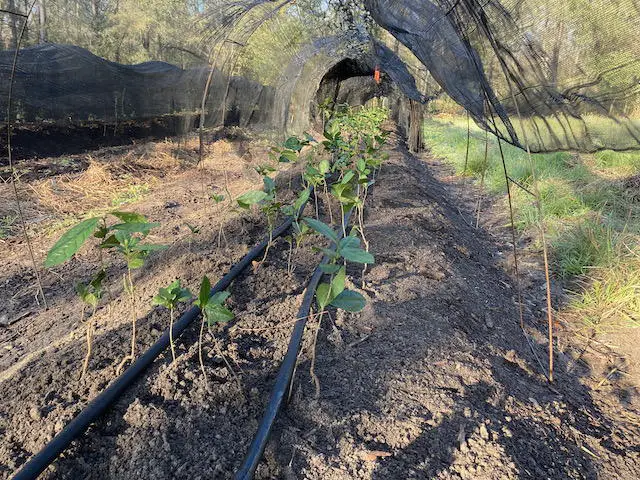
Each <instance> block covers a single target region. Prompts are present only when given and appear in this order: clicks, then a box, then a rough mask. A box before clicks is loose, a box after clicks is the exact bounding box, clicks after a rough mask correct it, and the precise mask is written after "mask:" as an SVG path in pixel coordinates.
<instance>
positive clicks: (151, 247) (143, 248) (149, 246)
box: [136, 243, 169, 252]
mask: <svg viewBox="0 0 640 480" xmlns="http://www.w3.org/2000/svg"><path fill="white" fill-rule="evenodd" d="M167 248H169V247H168V246H167V245H156V244H153V243H145V244H143V245H136V250H138V251H139V252H159V251H161V250H166V249H167Z"/></svg>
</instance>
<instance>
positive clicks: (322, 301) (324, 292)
mask: <svg viewBox="0 0 640 480" xmlns="http://www.w3.org/2000/svg"><path fill="white" fill-rule="evenodd" d="M316 301H317V302H318V307H319V308H320V310H324V309H325V308H326V307H327V305H329V303H331V285H329V284H328V283H321V284H320V285H318V288H316Z"/></svg>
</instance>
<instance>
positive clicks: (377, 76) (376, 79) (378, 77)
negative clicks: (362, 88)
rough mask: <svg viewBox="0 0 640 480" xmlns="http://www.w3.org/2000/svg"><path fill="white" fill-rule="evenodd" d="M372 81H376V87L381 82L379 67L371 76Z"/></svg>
mask: <svg viewBox="0 0 640 480" xmlns="http://www.w3.org/2000/svg"><path fill="white" fill-rule="evenodd" d="M373 79H374V80H375V81H376V83H377V84H378V85H380V82H381V81H382V79H381V78H380V67H378V66H376V71H375V72H374V74H373Z"/></svg>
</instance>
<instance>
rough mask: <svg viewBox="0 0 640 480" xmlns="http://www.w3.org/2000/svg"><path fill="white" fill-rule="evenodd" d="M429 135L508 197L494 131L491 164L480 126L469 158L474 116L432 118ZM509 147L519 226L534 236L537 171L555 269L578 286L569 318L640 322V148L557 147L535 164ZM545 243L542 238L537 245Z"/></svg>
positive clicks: (437, 151)
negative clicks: (589, 149) (570, 149)
mask: <svg viewBox="0 0 640 480" xmlns="http://www.w3.org/2000/svg"><path fill="white" fill-rule="evenodd" d="M596 120H597V119H592V122H593V123H597V122H596ZM424 133H425V140H426V142H427V144H428V145H429V147H430V149H431V151H432V153H433V154H434V155H435V156H437V157H440V158H442V159H444V160H445V161H446V162H447V163H449V164H450V165H451V166H452V167H453V168H454V169H455V172H456V174H457V175H463V174H464V175H466V176H469V177H472V178H473V179H474V180H475V181H476V182H477V183H478V184H479V185H480V184H482V185H484V187H485V188H486V189H487V191H488V192H489V193H490V194H492V195H495V196H505V179H504V171H503V168H502V160H501V157H500V152H499V149H498V143H497V139H496V138H495V137H493V136H492V135H489V136H488V148H487V152H488V155H487V156H488V159H487V160H486V161H485V142H486V140H485V133H484V131H482V130H481V129H480V128H479V127H477V126H476V125H474V124H472V125H471V129H470V145H469V155H468V158H467V156H466V152H467V119H466V117H463V116H461V115H460V116H455V115H447V116H444V117H438V118H431V119H428V120H426V122H425V126H424ZM503 150H504V158H505V164H506V167H507V171H508V174H509V177H510V178H511V179H513V180H514V181H515V182H517V183H518V184H519V186H515V185H514V186H513V188H512V196H513V206H514V213H515V224H516V228H517V230H518V232H519V233H520V234H521V235H525V236H527V237H529V238H532V239H533V238H535V235H534V230H535V229H536V228H537V226H538V221H539V217H538V215H539V214H538V211H537V208H536V205H535V202H534V198H533V197H532V195H531V194H530V193H529V192H532V191H534V189H533V186H532V177H533V176H532V172H531V169H532V164H533V167H534V168H535V171H536V175H537V179H538V189H539V192H540V199H541V205H542V222H543V227H544V231H545V232H546V233H547V238H548V241H549V247H550V254H551V260H552V269H553V273H554V274H555V275H556V277H558V278H561V279H564V280H567V281H568V282H569V284H570V285H571V286H572V289H573V290H574V291H573V292H572V295H571V300H570V304H569V306H568V307H567V310H566V312H567V315H568V316H569V317H572V318H575V319H581V320H580V322H581V323H580V324H581V325H588V326H591V327H593V328H595V326H596V325H597V326H598V329H603V328H607V327H606V326H609V327H611V326H613V325H617V326H627V327H628V326H640V324H639V323H638V322H640V300H639V299H638V297H640V295H639V294H640V253H639V252H640V248H639V245H640V194H638V190H639V186H640V152H613V151H602V152H598V153H595V154H579V155H578V154H574V153H569V152H557V153H548V154H534V155H533V156H532V160H531V161H529V159H528V157H527V153H526V152H524V151H522V150H520V149H518V148H516V147H513V146H511V145H508V144H504V143H503ZM465 167H466V168H465ZM483 177H484V179H483ZM520 187H522V188H520ZM526 190H528V191H529V192H527V191H526ZM504 205H505V208H506V207H507V200H506V198H505V199H504ZM538 247H539V245H537V244H536V243H535V241H534V243H532V248H534V249H535V248H538ZM576 286H577V287H579V288H577V289H576V288H573V287H576Z"/></svg>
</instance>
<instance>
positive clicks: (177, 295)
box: [152, 280, 193, 362]
mask: <svg viewBox="0 0 640 480" xmlns="http://www.w3.org/2000/svg"><path fill="white" fill-rule="evenodd" d="M192 297H193V294H192V293H191V292H190V291H189V289H188V288H182V286H181V285H180V280H176V281H175V282H173V283H172V284H171V285H169V286H168V287H167V288H161V289H160V290H159V291H158V295H156V296H155V297H153V301H152V304H153V305H159V306H162V307H165V308H168V309H169V318H170V323H169V343H170V345H171V357H172V358H173V361H174V362H175V361H176V348H175V345H174V343H173V317H174V311H175V309H176V306H177V305H178V304H179V303H182V302H187V301H189V300H191V298H192Z"/></svg>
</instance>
